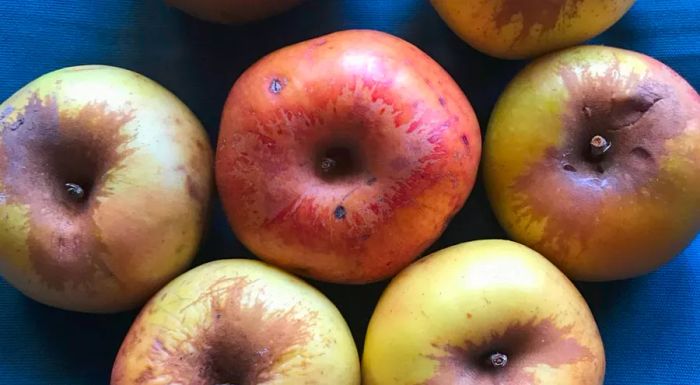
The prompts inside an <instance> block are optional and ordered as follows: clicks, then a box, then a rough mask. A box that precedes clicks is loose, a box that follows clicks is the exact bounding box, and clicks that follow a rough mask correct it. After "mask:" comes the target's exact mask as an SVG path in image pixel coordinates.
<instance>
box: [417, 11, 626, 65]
mask: <svg viewBox="0 0 700 385" xmlns="http://www.w3.org/2000/svg"><path fill="white" fill-rule="evenodd" d="M431 3H432V4H433V6H434V7H435V9H436V10H437V12H438V13H439V14H440V16H441V17H442V18H443V20H445V22H446V23H447V25H448V26H449V27H450V28H451V29H452V30H453V31H454V32H455V33H456V34H457V35H459V37H460V38H462V39H463V40H464V41H466V42H467V43H468V44H469V45H471V46H472V47H474V48H476V49H478V50H479V51H482V52H484V53H486V54H488V55H491V56H495V57H499V58H505V59H523V58H528V57H533V56H538V55H540V54H543V53H546V52H550V51H554V50H557V49H561V48H565V47H570V46H573V45H576V44H579V43H582V42H584V41H586V40H588V39H590V38H592V37H595V36H596V35H598V34H600V33H602V32H603V31H605V30H606V29H608V28H610V27H611V26H612V25H613V24H615V23H616V22H617V21H618V20H620V18H621V17H622V16H623V15H624V14H625V13H626V12H627V10H628V9H629V8H630V7H631V6H632V5H633V4H634V0H498V1H496V0H491V1H483V0H431Z"/></svg>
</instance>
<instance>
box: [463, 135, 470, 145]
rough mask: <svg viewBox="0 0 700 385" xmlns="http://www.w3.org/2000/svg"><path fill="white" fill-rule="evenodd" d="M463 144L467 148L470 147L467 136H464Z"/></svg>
mask: <svg viewBox="0 0 700 385" xmlns="http://www.w3.org/2000/svg"><path fill="white" fill-rule="evenodd" d="M462 143H464V145H465V146H467V147H469V139H468V138H467V136H466V135H462Z"/></svg>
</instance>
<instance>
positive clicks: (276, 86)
mask: <svg viewBox="0 0 700 385" xmlns="http://www.w3.org/2000/svg"><path fill="white" fill-rule="evenodd" d="M283 87H284V86H283V85H282V82H281V81H280V80H279V79H277V78H274V79H272V82H270V92H272V93H273V94H275V95H277V94H279V93H280V92H281V91H282V88H283Z"/></svg>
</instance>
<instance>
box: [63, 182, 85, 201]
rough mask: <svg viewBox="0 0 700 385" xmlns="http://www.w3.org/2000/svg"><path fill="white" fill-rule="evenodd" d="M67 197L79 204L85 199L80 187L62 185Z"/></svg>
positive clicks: (70, 184) (68, 184)
mask: <svg viewBox="0 0 700 385" xmlns="http://www.w3.org/2000/svg"><path fill="white" fill-rule="evenodd" d="M64 187H65V188H66V192H67V193H68V196H69V197H71V199H73V200H74V201H76V202H80V201H82V200H83V199H84V198H85V190H84V189H83V188H82V187H80V185H78V184H75V183H66V184H65V185H64Z"/></svg>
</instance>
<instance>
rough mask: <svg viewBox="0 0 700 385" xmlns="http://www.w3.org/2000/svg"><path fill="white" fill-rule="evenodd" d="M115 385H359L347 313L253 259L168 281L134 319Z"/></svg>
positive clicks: (216, 264) (207, 266)
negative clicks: (344, 316) (345, 317)
mask: <svg viewBox="0 0 700 385" xmlns="http://www.w3.org/2000/svg"><path fill="white" fill-rule="evenodd" d="M111 384H112V385H149V384H151V385H155V384H188V385H210V384H241V385H243V384H333V385H359V384H360V363H359V358H358V354H357V349H356V348H355V342H354V341H353V338H352V335H351V334H350V330H349V328H348V326H347V324H346V323H345V320H344V319H343V317H342V316H341V314H340V312H338V309H336V307H335V306H334V305H333V303H332V302H331V301H329V300H328V299H327V298H326V297H325V296H323V294H321V293H320V292H319V291H317V290H316V289H314V288H313V287H311V286H310V285H308V284H307V283H305V282H304V281H302V280H301V279H299V278H296V277H294V276H293V275H291V274H288V273H285V272H284V271H281V270H278V269H276V268H274V267H271V266H269V265H266V264H264V263H262V262H258V261H252V260H243V259H238V260H235V259H234V260H220V261H216V262H210V263H207V264H205V265H202V266H199V267H197V268H195V269H193V270H190V271H189V272H187V273H185V274H183V275H181V276H180V277H178V278H176V279H175V280H174V281H172V282H171V283H169V284H168V285H167V286H166V287H164V288H163V289H162V290H161V291H160V292H159V293H158V294H157V295H156V296H154V297H153V299H151V301H150V302H149V303H148V304H147V305H146V306H145V307H144V308H143V309H142V311H141V313H140V314H139V316H138V317H137V319H136V320H135V321H134V323H133V325H132V327H131V329H130V331H129V333H128V335H127V336H126V339H125V340H124V343H123V344H122V347H121V349H120V350H119V353H118V355H117V358H116V361H115V363H114V367H113V370H112V381H111Z"/></svg>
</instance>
